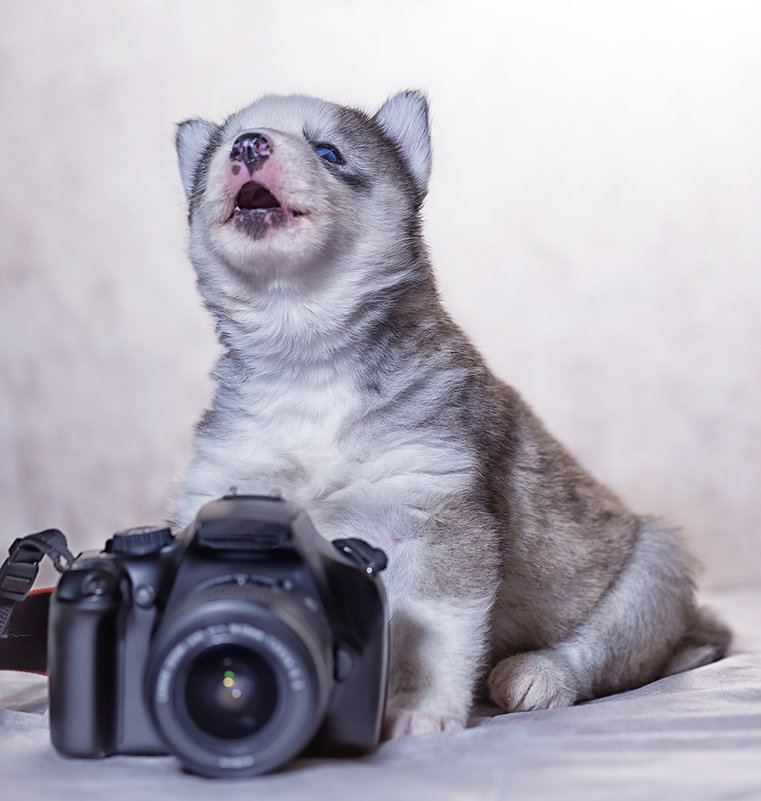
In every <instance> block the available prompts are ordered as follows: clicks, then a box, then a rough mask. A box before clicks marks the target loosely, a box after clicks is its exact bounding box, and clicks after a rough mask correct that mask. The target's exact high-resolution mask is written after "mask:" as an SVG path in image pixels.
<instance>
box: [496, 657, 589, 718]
mask: <svg viewBox="0 0 761 801" xmlns="http://www.w3.org/2000/svg"><path fill="white" fill-rule="evenodd" d="M487 685H488V687H489V695H490V696H491V699H492V701H494V703H495V704H499V706H501V707H503V708H504V709H506V710H507V711H508V712H527V711H529V710H532V709H553V708H554V707H559V706H571V705H572V704H574V703H575V702H576V701H577V700H578V699H579V692H578V688H577V686H576V682H575V680H574V678H573V676H572V675H571V671H570V669H569V668H568V667H567V666H566V665H565V664H564V662H563V661H562V660H561V659H560V658H559V657H558V656H557V655H555V654H553V653H551V652H549V651H530V652H529V653H525V654H515V656H510V657H508V658H507V659H503V660H502V661H501V662H500V663H499V664H498V665H497V666H496V667H495V668H494V670H492V672H491V674H490V675H489V679H488V681H487Z"/></svg>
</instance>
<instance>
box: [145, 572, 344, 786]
mask: <svg viewBox="0 0 761 801" xmlns="http://www.w3.org/2000/svg"><path fill="white" fill-rule="evenodd" d="M331 649H332V645H331V638H330V630H329V628H328V626H327V624H326V622H325V621H324V620H323V619H322V618H321V617H320V616H319V615H317V614H316V613H315V612H314V611H312V610H311V609H310V608H309V607H308V606H307V605H306V604H304V603H303V602H302V601H301V600H299V599H298V597H297V596H295V595H294V594H293V593H291V592H285V591H283V590H279V589H273V588H270V587H266V586H262V585H257V584H253V583H252V584H243V585H238V584H237V583H235V584H231V583H220V584H217V585H213V586H211V587H208V588H204V589H201V590H199V591H198V592H197V593H194V594H191V595H189V596H188V597H187V599H186V600H185V602H184V603H183V604H182V605H181V606H179V607H178V608H177V610H176V611H175V612H174V613H173V614H172V615H171V616H170V617H169V618H168V619H167V621H166V623H165V625H164V626H163V627H162V628H161V630H160V631H159V632H158V633H157V635H156V641H155V644H154V648H153V649H152V654H151V658H150V666H149V668H148V675H147V682H146V686H147V689H148V692H149V704H150V705H151V707H152V712H153V717H154V720H155V723H156V727H157V731H158V733H159V735H160V736H161V737H162V739H163V740H164V742H165V744H166V747H167V750H168V751H170V752H172V753H174V754H176V755H177V756H178V757H179V758H180V759H181V760H182V762H183V763H184V764H185V766H186V767H187V768H189V769H190V770H192V771H195V772H196V773H201V774H204V775H206V776H230V775H237V776H242V775H248V776H252V775H255V774H257V773H263V772H266V771H268V770H273V769H274V768H276V767H278V766H279V765H281V764H283V763H284V762H287V761H288V760H289V759H292V758H293V757H294V756H296V754H298V753H300V752H301V751H302V750H303V748H304V747H305V746H306V745H307V743H308V742H309V741H310V740H311V739H312V737H313V736H314V735H315V733H316V731H317V728H318V727H319V725H320V722H321V720H322V716H323V714H324V712H325V709H326V706H327V702H328V697H329V694H330V692H331V689H332V681H333V679H332V676H333V666H332V659H333V657H332V650H331Z"/></svg>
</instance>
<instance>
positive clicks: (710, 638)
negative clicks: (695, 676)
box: [663, 606, 732, 676]
mask: <svg viewBox="0 0 761 801" xmlns="http://www.w3.org/2000/svg"><path fill="white" fill-rule="evenodd" d="M731 643H732V632H731V631H730V629H729V627H728V626H726V625H725V624H724V623H723V622H722V621H721V620H719V618H718V617H716V615H715V614H714V613H713V611H711V610H710V609H709V608H708V607H706V606H701V607H697V608H696V609H695V611H694V612H693V618H692V623H691V625H690V627H689V628H688V629H687V632H686V634H685V635H684V637H682V639H681V640H680V642H679V643H678V645H677V647H676V651H675V652H674V656H672V657H671V660H670V661H669V663H668V664H667V665H666V669H665V670H664V672H663V675H664V676H670V675H671V674H672V673H681V672H682V671H684V670H691V669H692V668H696V667H701V666H702V665H708V664H710V663H711V662H715V661H716V660H717V659H721V658H722V657H723V656H726V654H727V651H728V650H729V646H730V644H731Z"/></svg>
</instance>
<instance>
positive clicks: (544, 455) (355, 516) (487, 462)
mask: <svg viewBox="0 0 761 801" xmlns="http://www.w3.org/2000/svg"><path fill="white" fill-rule="evenodd" d="M177 151H178V155H179V163H180V172H181V175H182V181H183V184H184V188H185V192H186V195H187V199H188V204H189V221H190V245H189V255H190V259H191V261H192V263H193V266H194V267H195V270H196V273H197V277H198V287H199V289H200V292H201V295H202V296H203V299H204V301H205V304H206V306H207V308H208V309H209V311H210V312H211V313H212V315H213V317H214V319H215V321H216V328H217V333H218V336H219V339H220V342H221V344H222V346H223V351H224V352H223V355H222V356H221V358H220V359H219V362H218V363H217V365H216V368H215V371H214V377H215V379H216V382H217V390H216V395H215V397H214V401H213V404H212V406H211V408H210V409H209V410H208V411H207V412H206V413H205V415H204V416H203V418H202V419H201V421H200V422H199V424H198V426H197V429H196V432H195V439H194V454H195V455H194V458H193V459H192V462H191V464H190V466H189V468H188V470H187V473H186V475H185V476H184V479H183V481H182V497H181V498H180V500H179V501H178V503H177V506H176V509H175V512H174V517H173V523H174V524H175V525H176V526H184V525H186V524H187V523H188V522H189V521H190V519H191V518H192V517H193V515H194V514H195V512H196V511H197V510H198V508H199V507H200V506H201V505H202V504H203V503H205V502H206V501H208V500H210V499H212V498H215V497H218V496H219V495H221V494H223V493H224V492H225V491H226V490H227V489H228V488H229V487H230V486H231V485H236V486H238V487H239V488H241V489H243V488H245V489H247V490H252V489H253V490H261V489H269V488H273V487H275V488H278V489H280V490H281V491H282V493H283V495H284V496H285V497H286V498H288V499H290V500H293V501H295V502H297V503H299V504H301V505H302V506H304V507H305V508H306V509H307V510H308V512H309V514H310V516H311V517H312V519H313V521H314V523H315V525H316V527H317V529H318V530H319V531H320V532H321V533H322V534H323V535H325V536H326V537H329V538H331V539H334V538H338V537H348V536H360V537H363V538H365V539H366V540H368V541H370V542H371V543H373V544H374V545H377V546H379V547H381V548H383V549H384V550H385V551H386V552H387V553H388V555H389V568H388V570H387V571H386V572H385V573H384V576H383V577H384V580H385V583H386V587H387V591H388V596H389V604H390V609H391V638H392V639H391V642H392V648H391V650H392V655H391V668H390V680H389V696H388V711H387V719H386V733H387V735H388V736H397V735H400V734H408V733H412V734H416V733H424V732H433V731H439V730H450V729H457V728H460V727H462V726H464V725H465V723H466V721H467V717H468V711H469V709H470V707H471V704H472V702H473V699H474V697H475V693H476V692H478V691H479V689H485V690H486V691H488V693H489V695H490V696H491V698H492V699H493V700H494V701H495V702H496V703H497V704H499V705H501V706H502V707H503V708H504V709H506V710H509V711H519V710H521V711H522V710H532V709H548V708H550V707H558V706H564V705H569V704H573V703H574V702H576V701H580V700H584V699H589V698H593V697H596V696H600V695H605V694H608V693H614V692H618V691H621V690H626V689H628V688H632V687H636V686H639V685H642V684H644V683H646V682H650V681H653V680H654V679H657V678H658V677H660V676H664V675H667V674H670V673H674V672H677V671H682V670H686V669H688V668H692V667H696V666H698V665H703V664H706V663H708V662H711V661H713V660H715V659H718V658H719V657H721V656H722V655H723V654H724V653H725V651H726V649H727V647H728V644H729V639H730V635H729V631H728V630H727V629H726V628H725V627H724V626H723V625H722V624H721V623H720V622H718V621H717V620H716V619H715V618H713V617H712V615H711V614H710V613H709V612H707V611H706V610H704V609H702V608H698V607H696V604H695V600H694V593H693V582H692V578H691V563H690V560H689V558H688V557H687V555H686V554H685V552H684V551H683V549H682V547H681V545H680V544H679V541H678V538H677V535H676V534H675V532H674V531H673V530H672V529H670V528H669V527H668V526H666V525H664V524H663V523H662V522H660V521H658V520H656V519H653V518H649V517H641V516H639V515H637V514H634V513H633V512H630V511H629V510H628V509H626V507H625V506H623V504H622V503H621V502H620V501H619V500H618V498H617V497H616V496H615V495H614V494H613V493H612V492H610V491H609V490H607V489H606V488H605V487H603V486H601V485H600V484H598V483H597V482H596V481H595V480H594V479H593V478H592V477H591V476H590V475H589V474H588V473H586V472H585V471H584V470H583V469H582V468H581V467H580V466H579V465H578V464H577V463H576V461H574V459H573V458H572V457H571V456H570V455H569V454H568V452H567V451H566V450H564V449H563V447H562V446H561V445H560V444H558V443H557V442H556V441H555V440H554V439H553V438H552V437H551V436H550V435H549V434H548V433H547V432H546V431H545V429H544V427H543V426H542V424H541V423H540V422H539V420H538V419H537V418H536V417H535V416H534V414H533V413H532V412H531V410H530V409H529V408H528V406H527V405H526V403H525V402H524V401H523V400H522V399H521V398H520V396H519V395H518V394H517V393H516V392H515V390H513V389H512V388H510V387H509V386H507V385H506V384H504V383H503V382H502V381H500V380H499V379H498V378H496V377H495V376H494V375H493V374H492V373H491V372H490V371H489V369H488V368H487V367H486V365H485V364H484V361H483V359H482V358H481V356H480V355H479V354H478V352H477V351H476V350H475V348H474V347H473V345H472V344H471V343H470V342H469V341H468V339H467V338H466V337H465V335H464V334H463V332H462V331H461V330H460V329H459V328H458V327H457V326H456V325H455V324H454V323H453V322H452V320H451V319H450V317H449V316H448V315H447V313H446V311H444V309H443V308H442V306H441V304H440V301H439V296H438V294H437V290H436V285H435V281H434V277H433V275H432V272H431V266H430V264H429V260H428V255H427V252H426V247H425V244H424V241H423V237H422V233H421V221H420V208H421V205H422V202H423V198H424V197H425V194H426V188H427V183H428V177H429V172H430V169H431V145H430V136H429V130H428V108H427V103H426V100H425V98H424V96H423V95H422V94H420V93H418V92H402V93H400V94H397V95H396V96H394V97H392V98H391V99H390V100H388V101H387V102H386V103H385V104H384V105H383V106H382V107H381V108H380V110H379V111H378V112H377V113H376V114H375V115H374V116H369V115H367V114H365V113H363V112H362V111H359V110H356V109H353V108H346V107H343V106H340V105H336V104H333V103H328V102H324V101H322V100H317V99H315V98H312V97H304V96H291V97H277V96H267V97H263V98H261V99H260V100H258V101H256V102H255V103H253V104H252V105H250V106H248V107H247V108H244V109H243V110H242V111H239V112H238V113H237V114H233V115H232V116H231V117H229V118H228V119H227V120H225V122H224V123H223V124H222V125H216V124H214V123H211V122H205V121H203V120H188V121H187V122H183V123H182V124H181V125H180V126H179V128H178V131H177Z"/></svg>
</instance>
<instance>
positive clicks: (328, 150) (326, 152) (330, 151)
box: [314, 145, 343, 164]
mask: <svg viewBox="0 0 761 801" xmlns="http://www.w3.org/2000/svg"><path fill="white" fill-rule="evenodd" d="M314 151H315V153H317V155H318V156H321V157H322V158H324V159H327V161H329V162H330V163H331V164H341V163H342V161H343V159H342V158H341V154H340V153H339V152H338V151H337V150H336V149H335V148H334V147H330V145H317V147H315V149H314Z"/></svg>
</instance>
